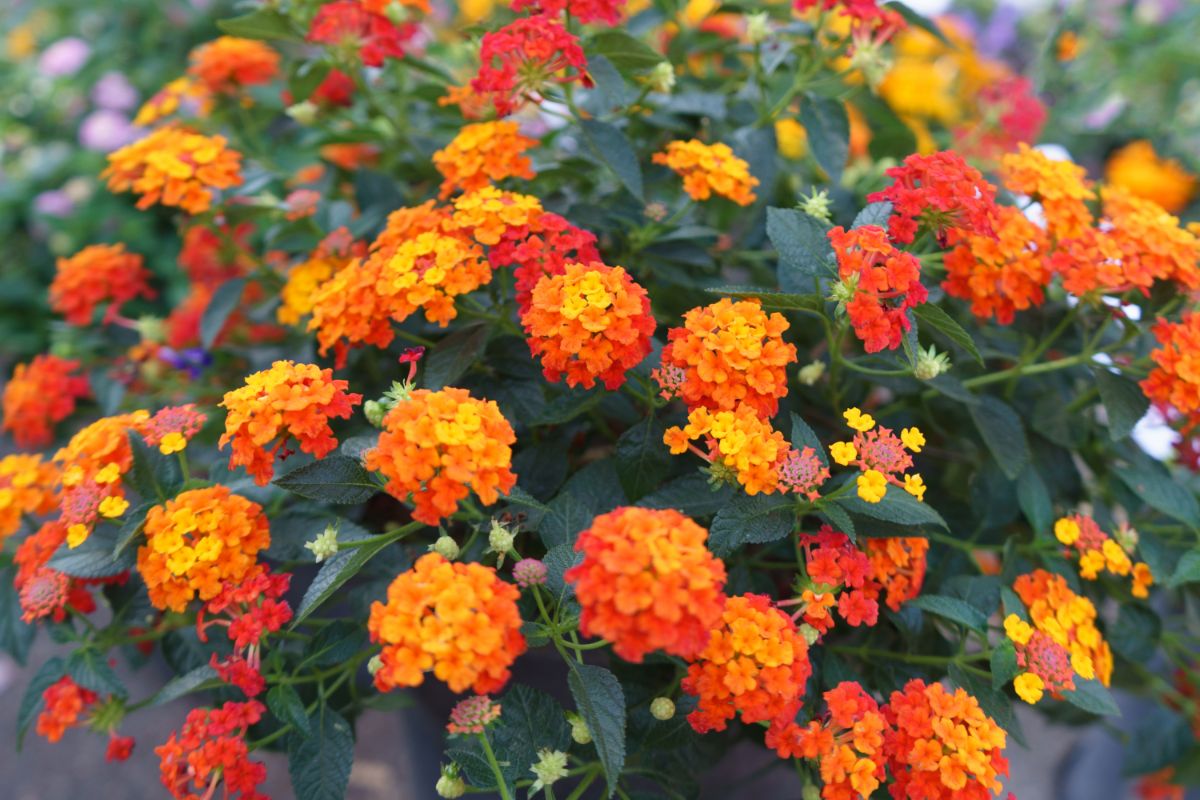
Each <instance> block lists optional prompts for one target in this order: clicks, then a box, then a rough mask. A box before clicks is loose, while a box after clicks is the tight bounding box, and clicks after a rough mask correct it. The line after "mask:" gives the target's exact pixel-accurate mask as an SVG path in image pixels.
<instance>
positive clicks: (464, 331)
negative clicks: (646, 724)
mask: <svg viewBox="0 0 1200 800" xmlns="http://www.w3.org/2000/svg"><path fill="white" fill-rule="evenodd" d="M487 342H488V326H487V325H486V324H484V323H482V322H481V323H477V324H475V325H467V326H465V327H462V328H459V329H458V330H456V331H455V332H454V333H452V334H450V335H449V336H447V337H446V338H445V339H442V340H441V341H440V342H438V343H437V344H435V345H434V346H433V347H432V349H430V351H429V355H428V356H427V357H426V358H425V364H424V367H425V369H424V371H423V373H422V375H421V383H422V385H423V386H424V387H425V388H426V389H433V390H437V389H443V388H445V387H447V386H454V385H455V381H457V380H458V379H459V378H461V377H462V376H463V374H464V373H466V371H467V370H468V369H470V367H471V365H472V364H474V363H475V361H476V360H477V359H478V358H479V355H480V354H481V353H482V352H483V350H484V348H485V347H487Z"/></svg>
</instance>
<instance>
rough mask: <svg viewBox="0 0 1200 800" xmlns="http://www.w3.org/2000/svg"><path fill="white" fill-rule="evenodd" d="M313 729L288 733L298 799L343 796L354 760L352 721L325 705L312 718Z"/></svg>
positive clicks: (290, 771)
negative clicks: (306, 731)
mask: <svg viewBox="0 0 1200 800" xmlns="http://www.w3.org/2000/svg"><path fill="white" fill-rule="evenodd" d="M308 728H309V733H308V734H307V735H306V734H304V733H293V734H291V735H289V736H288V739H287V744H288V748H287V749H288V774H289V775H290V776H291V778H292V791H294V792H295V793H296V800H342V799H343V798H344V797H345V796H346V786H347V784H348V783H349V781H350V767H351V765H352V764H353V763H354V736H353V734H351V732H350V723H348V722H346V720H344V719H342V718H341V716H339V715H338V714H337V712H335V711H334V710H333V709H332V708H329V707H327V706H322V707H320V708H318V709H317V711H316V713H315V714H313V716H312V717H310V718H309V722H308Z"/></svg>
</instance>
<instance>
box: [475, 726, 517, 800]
mask: <svg viewBox="0 0 1200 800" xmlns="http://www.w3.org/2000/svg"><path fill="white" fill-rule="evenodd" d="M479 741H480V743H481V744H482V745H483V754H484V756H486V757H487V762H488V766H489V767H491V768H492V774H493V775H494V776H496V788H497V789H499V790H500V798H501V800H512V795H511V794H509V792H508V784H507V783H505V781H504V773H503V772H501V771H500V763H499V762H498V761H496V753H495V752H494V751H493V750H492V743H491V742H489V741H488V738H487V734H486V733H481V734H479Z"/></svg>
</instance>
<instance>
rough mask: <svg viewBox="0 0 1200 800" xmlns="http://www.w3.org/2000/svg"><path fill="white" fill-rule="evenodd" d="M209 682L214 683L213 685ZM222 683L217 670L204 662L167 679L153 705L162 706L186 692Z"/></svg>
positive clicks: (211, 687)
mask: <svg viewBox="0 0 1200 800" xmlns="http://www.w3.org/2000/svg"><path fill="white" fill-rule="evenodd" d="M207 684H212V685H211V686H209V685H207ZM220 685H221V679H220V677H219V676H218V675H217V671H216V670H215V669H213V668H212V666H211V665H209V664H202V665H200V666H198V667H196V668H195V669H194V670H192V671H191V672H187V673H184V674H183V675H177V676H175V677H174V678H172V679H171V680H169V681H167V683H166V685H165V686H163V687H162V688H161V689H159V690H158V694H156V695H154V701H153V702H152V703H151V704H150V705H152V706H161V705H165V704H166V703H169V702H171V701H172V700H178V699H179V698H180V697H183V696H184V695H186V694H191V693H192V692H199V691H202V690H204V689H213V688H216V687H217V686H220Z"/></svg>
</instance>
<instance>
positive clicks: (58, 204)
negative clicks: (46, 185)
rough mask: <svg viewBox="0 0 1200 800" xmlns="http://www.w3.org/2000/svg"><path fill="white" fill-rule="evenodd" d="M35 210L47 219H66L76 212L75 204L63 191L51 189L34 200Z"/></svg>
mask: <svg viewBox="0 0 1200 800" xmlns="http://www.w3.org/2000/svg"><path fill="white" fill-rule="evenodd" d="M33 210H34V211H35V212H37V213H38V214H42V215H43V216H47V217H66V216H70V214H71V212H72V211H74V210H75V203H74V201H72V200H71V196H70V195H69V194H67V193H66V192H64V191H63V190H62V189H51V190H50V191H47V192H42V193H41V194H39V195H38V196H37V197H35V198H33Z"/></svg>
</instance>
